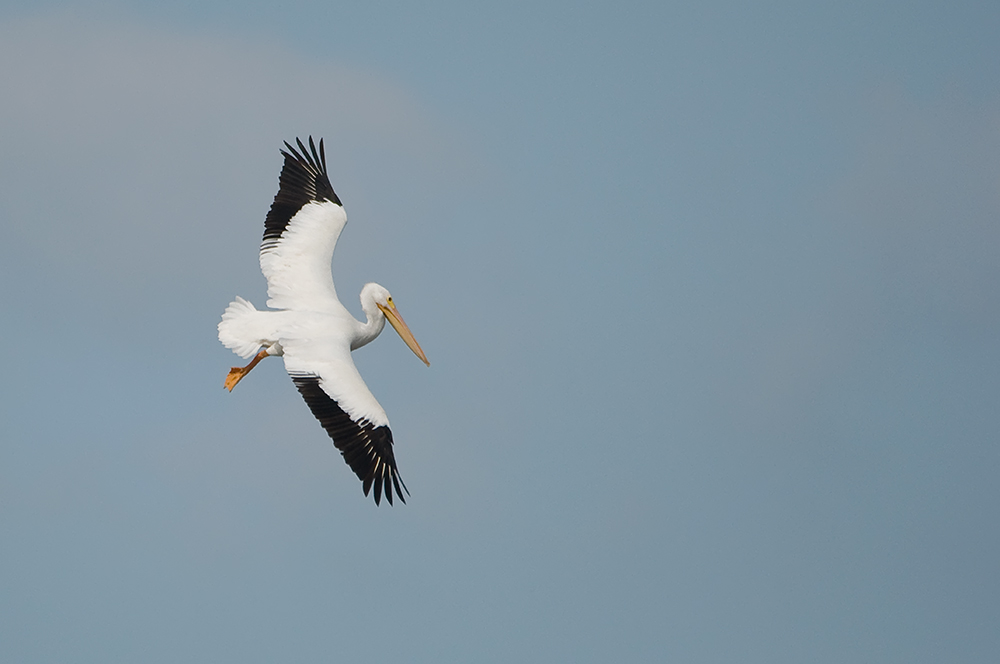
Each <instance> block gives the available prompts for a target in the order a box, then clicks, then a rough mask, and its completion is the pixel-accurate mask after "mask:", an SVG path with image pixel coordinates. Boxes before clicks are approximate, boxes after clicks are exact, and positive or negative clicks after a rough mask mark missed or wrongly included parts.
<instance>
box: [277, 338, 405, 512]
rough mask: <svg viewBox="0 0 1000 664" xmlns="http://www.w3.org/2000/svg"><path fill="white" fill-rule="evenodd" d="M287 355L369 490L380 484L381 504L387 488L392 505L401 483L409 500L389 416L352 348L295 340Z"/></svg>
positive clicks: (315, 407)
mask: <svg viewBox="0 0 1000 664" xmlns="http://www.w3.org/2000/svg"><path fill="white" fill-rule="evenodd" d="M323 351H326V352H323ZM284 357H285V369H286V370H287V371H288V373H289V375H290V376H291V377H292V382H294V383H295V387H297V388H298V390H299V392H300V393H301V394H302V397H303V398H304V399H305V400H306V404H308V405H309V409H310V410H311V411H312V413H313V415H315V416H316V419H318V420H319V422H320V424H322V425H323V428H324V429H326V432H327V433H328V434H330V438H332V439H333V444H334V446H335V447H336V448H337V449H338V450H340V453H341V454H342V455H343V456H344V461H346V462H347V465H349V466H350V467H351V470H353V471H354V473H355V474H356V475H357V476H358V478H359V479H360V480H361V481H362V482H363V489H364V492H365V495H366V496H367V495H368V492H369V490H371V488H372V487H373V486H374V487H375V504H376V505H378V504H379V503H380V502H381V500H382V492H383V490H384V491H385V497H386V499H387V500H388V501H389V504H390V505H391V504H392V493H393V489H395V491H396V495H397V496H399V499H400V500H401V501H402V502H404V503H405V502H406V499H405V498H404V497H403V492H404V491H405V492H406V493H407V494H408V493H409V490H407V488H406V485H405V484H403V480H402V479H400V477H399V471H398V470H397V468H396V457H395V456H394V455H393V453H392V431H391V430H390V429H389V419H388V418H387V417H386V415H385V411H384V410H383V409H382V406H380V405H379V403H378V401H376V400H375V397H374V396H373V395H372V393H371V392H370V391H369V390H368V386H367V385H365V382H364V380H362V378H361V374H359V373H358V370H357V367H355V366H354V361H353V360H352V359H351V356H350V351H349V350H346V351H340V350H338V349H335V348H325V349H324V348H322V345H320V346H317V345H316V344H315V343H310V344H308V346H307V345H305V344H302V343H301V342H298V343H297V342H295V341H290V342H288V343H286V344H285V346H284ZM320 357H321V358H322V359H321V360H320V359H316V358H320Z"/></svg>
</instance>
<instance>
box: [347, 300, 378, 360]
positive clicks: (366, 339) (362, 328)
mask: <svg viewBox="0 0 1000 664" xmlns="http://www.w3.org/2000/svg"><path fill="white" fill-rule="evenodd" d="M365 314H366V315H367V316H368V320H367V321H365V322H364V323H359V324H358V333H357V334H356V335H355V337H354V341H352V342H351V350H357V349H358V348H361V347H362V346H364V345H365V344H367V343H370V342H371V341H372V340H374V339H375V337H377V336H378V335H379V334H381V333H382V328H383V327H385V314H383V313H382V312H381V311H379V310H378V309H377V308H376V309H375V311H374V312H371V311H366V312H365Z"/></svg>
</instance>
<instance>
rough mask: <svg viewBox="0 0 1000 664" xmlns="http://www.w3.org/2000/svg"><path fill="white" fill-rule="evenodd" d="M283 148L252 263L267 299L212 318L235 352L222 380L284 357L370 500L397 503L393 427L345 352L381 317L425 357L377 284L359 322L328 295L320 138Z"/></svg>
mask: <svg viewBox="0 0 1000 664" xmlns="http://www.w3.org/2000/svg"><path fill="white" fill-rule="evenodd" d="M296 142H297V144H298V147H299V149H298V150H296V149H295V148H293V147H292V146H291V145H289V144H288V143H285V146H286V147H287V148H288V151H285V150H282V151H281V153H282V155H284V158H285V163H284V166H283V168H282V171H281V177H280V178H279V187H278V193H277V194H276V195H275V197H274V202H273V203H272V205H271V209H270V211H269V212H268V214H267V218H266V220H265V222H264V239H263V241H262V242H261V247H260V267H261V271H262V272H263V273H264V277H265V278H266V279H267V295H268V301H267V305H268V306H269V307H271V308H273V309H277V311H260V310H258V309H257V308H255V307H254V306H253V305H252V304H251V303H250V302H248V301H247V300H244V299H243V298H241V297H237V298H236V299H235V300H234V301H233V302H231V303H230V304H229V306H228V307H226V310H225V312H224V313H223V314H222V321H221V322H220V323H219V341H221V342H222V344H223V345H224V346H225V347H226V348H229V349H231V350H232V351H233V352H234V353H236V354H237V355H239V356H240V357H243V358H248V357H253V358H254V359H253V360H252V361H251V362H250V364H248V365H247V366H245V367H233V369H232V370H231V371H230V372H229V376H227V378H226V383H225V386H226V387H227V388H228V389H229V390H230V391H231V390H232V389H233V388H234V387H235V386H236V384H237V383H239V381H240V380H241V379H242V378H243V377H244V376H245V375H246V374H247V373H249V372H250V370H251V369H253V367H254V366H256V365H257V363H258V362H260V361H261V360H262V359H264V358H265V357H268V356H272V355H279V356H283V357H284V359H285V369H286V370H287V371H288V373H289V375H290V376H291V377H292V381H293V382H294V383H295V386H296V387H297V388H298V389H299V392H300V393H301V394H302V396H303V397H304V398H305V400H306V403H307V404H308V405H309V408H310V409H311V410H312V412H313V414H314V415H315V416H316V417H317V418H318V419H319V421H320V424H322V425H323V427H324V428H325V429H326V431H327V433H328V434H329V435H330V437H331V438H332V439H333V442H334V445H335V446H336V447H337V449H339V450H340V451H341V453H342V454H343V455H344V459H345V461H347V463H348V465H350V466H351V469H352V470H354V472H355V473H356V474H357V475H358V477H359V478H360V479H361V480H362V482H363V485H362V487H363V489H364V493H365V495H366V496H367V495H368V492H369V490H370V489H371V488H372V487H373V486H374V487H375V502H376V504H378V503H379V502H380V500H381V496H382V492H383V490H384V492H385V494H386V498H387V500H388V501H389V503H390V504H391V503H392V498H393V489H395V493H396V495H397V496H399V498H400V500H403V501H404V502H405V499H404V498H403V492H404V491H406V485H405V484H403V482H402V480H401V479H400V478H399V473H398V471H397V469H396V461H395V457H394V454H393V441H392V432H391V430H390V429H389V419H388V418H387V417H386V414H385V411H384V410H383V409H382V407H381V406H380V405H379V403H378V401H376V399H375V397H374V396H373V395H372V393H371V392H370V391H369V390H368V387H367V386H366V385H365V382H364V380H363V379H362V378H361V374H359V373H358V370H357V368H356V367H355V366H354V361H353V359H352V358H351V351H352V350H355V349H357V348H360V347H361V346H364V345H365V344H367V343H369V342H370V341H372V340H373V339H374V338H375V337H377V336H378V335H379V333H380V332H381V331H382V328H383V327H384V326H385V321H386V319H388V320H389V323H390V324H391V325H392V326H393V328H395V330H396V331H397V332H398V333H399V336H400V337H401V338H402V339H403V341H404V342H405V343H406V344H407V346H409V347H410V349H411V350H412V351H413V352H414V353H416V355H417V357H419V358H420V359H421V360H423V362H424V363H425V364H427V365H428V366H430V363H429V362H428V361H427V357H426V356H425V355H424V352H423V350H421V348H420V345H419V344H418V343H417V341H416V339H414V338H413V334H412V333H411V332H410V330H409V328H408V327H407V325H406V323H405V322H403V319H402V317H401V316H400V315H399V312H398V311H397V310H396V306H395V304H394V303H393V301H392V296H391V295H390V294H389V291H387V290H386V289H385V288H383V287H382V286H379V285H378V284H373V283H370V284H365V286H364V288H362V289H361V307H362V309H363V310H364V312H365V316H366V321H365V322H364V323H362V322H360V321H358V320H357V319H355V318H354V316H352V315H351V314H350V312H348V311H347V309H346V308H345V307H344V305H342V304H341V303H340V300H339V299H337V291H336V289H335V287H334V285H333V277H332V275H331V273H330V261H331V259H332V258H333V251H334V248H335V247H336V245H337V239H338V238H339V237H340V233H341V231H342V230H343V229H344V225H345V224H346V223H347V214H346V213H345V212H344V208H343V206H342V205H341V203H340V199H339V198H338V197H337V194H336V193H334V191H333V187H332V186H331V185H330V181H329V178H328V176H327V173H326V155H325V152H324V148H323V141H322V140H320V142H319V150H318V151H317V149H316V145H315V143H313V140H312V138H311V137H310V139H309V148H310V149H309V150H306V147H305V146H304V145H303V144H302V141H298V140H297V141H296Z"/></svg>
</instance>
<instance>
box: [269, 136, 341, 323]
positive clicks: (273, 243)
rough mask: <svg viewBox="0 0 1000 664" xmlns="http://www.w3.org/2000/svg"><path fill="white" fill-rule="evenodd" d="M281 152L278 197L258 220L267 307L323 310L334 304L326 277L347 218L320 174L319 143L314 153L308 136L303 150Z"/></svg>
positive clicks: (333, 291)
mask: <svg viewBox="0 0 1000 664" xmlns="http://www.w3.org/2000/svg"><path fill="white" fill-rule="evenodd" d="M296 142H297V143H298V146H299V149H298V150H296V149H295V148H293V147H292V146H291V145H289V144H288V143H285V147H287V148H288V151H285V150H282V151H281V154H282V155H284V157H285V164H284V166H283V167H282V169H281V176H280V178H279V180H278V193H277V194H275V196H274V202H273V203H272V204H271V209H270V210H269V211H268V213H267V219H266V220H265V221H264V239H263V241H262V242H261V244H260V269H261V272H263V273H264V277H265V278H266V279H267V296H268V298H269V299H268V301H267V305H268V306H269V307H273V308H275V309H298V310H306V311H325V310H326V311H328V310H331V309H339V308H340V301H339V300H338V299H337V291H336V289H335V288H334V286H333V276H332V275H331V274H330V260H331V259H332V258H333V250H334V248H335V247H336V246H337V238H339V237H340V232H341V231H342V230H344V225H345V224H346V223H347V213H346V212H344V208H343V206H342V205H341V203H340V199H339V198H338V197H337V194H336V193H335V192H334V191H333V187H332V186H331V185H330V179H329V178H328V177H327V174H326V154H325V151H324V149H323V140H322V139H320V142H319V150H318V151H317V150H316V144H315V143H313V139H312V137H311V136H310V137H309V150H306V146H305V145H303V144H302V141H300V140H298V139H296Z"/></svg>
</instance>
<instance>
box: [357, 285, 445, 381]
mask: <svg viewBox="0 0 1000 664" xmlns="http://www.w3.org/2000/svg"><path fill="white" fill-rule="evenodd" d="M369 303H370V304H373V305H375V307H374V308H371V307H370V304H369ZM361 307H362V308H363V309H364V310H365V313H371V314H374V313H375V311H379V312H381V313H382V315H383V316H385V318H386V320H388V321H389V324H390V325H392V329H394V330H396V334H398V335H399V338H400V339H402V340H403V343H405V344H406V345H407V346H408V347H409V349H410V350H412V351H413V353H414V354H415V355H416V356H417V357H419V358H420V359H421V361H423V363H424V364H426V365H427V366H430V365H431V363H430V362H429V361H428V360H427V356H426V355H424V351H423V349H422V348H420V344H418V343H417V340H416V339H415V338H414V337H413V333H412V332H410V328H409V326H407V324H406V323H405V322H403V317H402V316H401V315H400V314H399V311H398V310H397V309H396V305H395V303H393V301H392V295H390V294H389V291H388V290H386V288H385V287H383V286H380V285H379V284H374V283H369V284H365V286H364V288H362V289H361ZM370 309H372V310H371V311H369V310H370Z"/></svg>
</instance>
